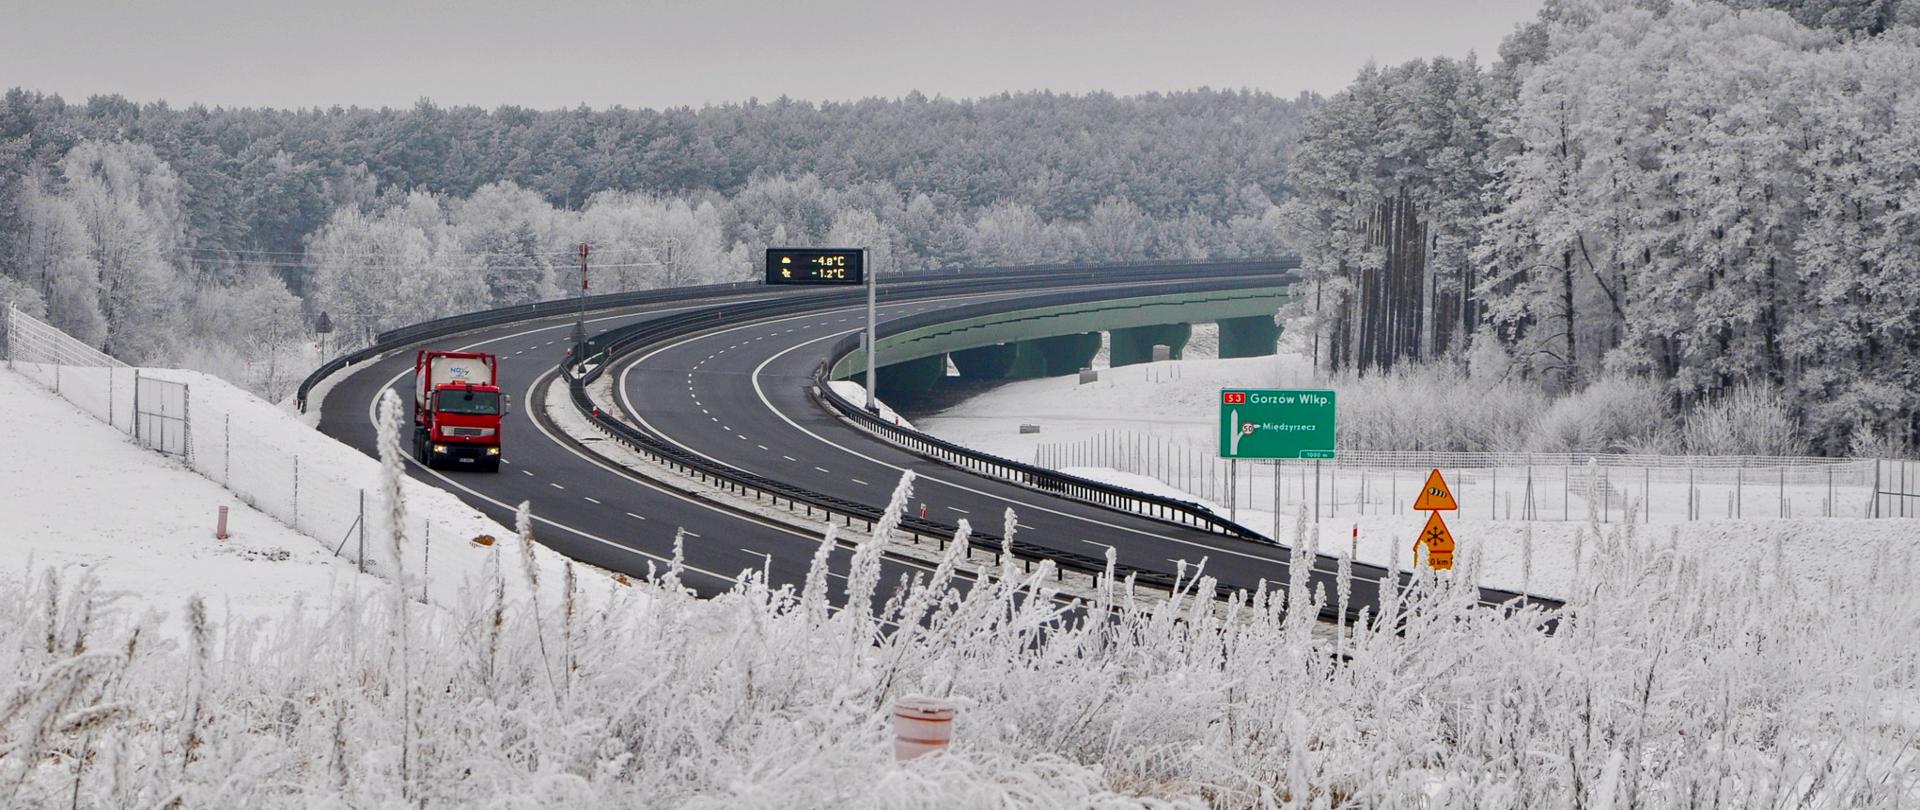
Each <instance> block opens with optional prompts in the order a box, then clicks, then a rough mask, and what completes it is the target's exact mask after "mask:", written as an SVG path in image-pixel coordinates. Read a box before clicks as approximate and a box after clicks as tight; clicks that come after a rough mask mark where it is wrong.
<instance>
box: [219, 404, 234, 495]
mask: <svg viewBox="0 0 1920 810" xmlns="http://www.w3.org/2000/svg"><path fill="white" fill-rule="evenodd" d="M220 425H221V427H220V483H222V484H231V483H233V413H232V412H231V411H229V412H227V413H225V414H221V417H220Z"/></svg>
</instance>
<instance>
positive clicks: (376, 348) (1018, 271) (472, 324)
mask: <svg viewBox="0 0 1920 810" xmlns="http://www.w3.org/2000/svg"><path fill="white" fill-rule="evenodd" d="M1299 266H1300V260H1299V259H1298V258H1297V257H1291V256H1289V257H1282V258H1278V259H1229V260H1197V261H1168V262H1116V263H1111V264H1099V265H1087V264H1043V265H1023V266H1018V267H987V268H945V269H941V270H921V271H915V272H912V273H900V274H897V275H890V276H888V277H887V281H888V285H889V286H892V285H894V284H922V283H942V282H952V281H956V280H961V279H968V280H974V279H1009V278H1031V277H1034V276H1039V275H1045V276H1051V277H1057V278H1059V279H1061V280H1063V281H1067V280H1073V279H1075V278H1092V277H1094V276H1096V275H1115V276H1119V275H1127V274H1129V273H1136V272H1139V271H1158V272H1162V273H1164V272H1165V271H1167V270H1170V269H1172V270H1178V269H1190V270H1202V271H1204V272H1206V274H1207V275H1209V276H1213V277H1218V276H1222V275H1255V274H1259V273H1271V272H1275V271H1279V270H1291V269H1293V268H1297V267H1299ZM763 289H765V285H764V284H762V283H760V282H758V281H751V282H735V283H731V284H706V285H700V286H695V287H678V288H674V289H667V290H639V291H635V292H623V293H609V294H606V295H594V296H588V297H586V298H585V299H560V300H554V301H536V302H534V303H531V304H516V305H514V306H507V307H499V308H496V309H488V310H482V311H479V312H468V313H465V314H461V315H450V316H447V317H445V318H436V319H434V320H431V321H423V322H421V323H417V324H412V325H410V326H403V327H401V328H399V329H393V330H389V331H386V332H382V333H380V334H379V335H378V336H376V337H375V338H374V342H373V345H371V346H367V347H365V348H362V349H357V350H355V351H353V352H349V353H347V354H344V355H341V356H339V357H335V358H333V359H332V360H328V361H327V362H326V363H324V364H322V365H321V366H320V367H319V368H316V369H314V370H313V373H311V374H308V375H307V376H306V378H305V379H303V380H301V381H300V387H299V388H298V389H296V391H295V392H294V402H295V403H296V404H297V405H298V406H299V408H300V411H301V412H302V413H305V412H306V410H307V397H308V395H309V394H311V393H312V392H313V387H314V386H316V385H318V384H319V383H320V381H321V380H323V379H326V378H327V377H328V376H329V375H332V374H333V373H334V372H337V371H339V370H341V369H343V368H346V367H348V366H351V365H354V364H357V363H361V362H364V361H366V360H368V359H370V358H374V357H378V356H380V355H383V354H386V353H387V352H390V351H393V350H395V349H399V348H402V347H405V346H409V345H411V344H414V343H417V342H419V341H422V340H430V339H432V338H437V337H444V336H447V335H452V334H458V333H460V332H465V331H467V330H469V329H478V328H481V327H486V326H497V325H500V324H503V323H514V322H517V321H526V320H533V319H535V318H544V317H552V316H557V315H570V314H573V313H576V312H580V311H582V310H583V309H584V310H585V311H587V312H599V311H603V310H608V309H620V308H623V307H631V306H640V305H643V304H663V303H674V302H681V301H686V302H696V301H702V300H707V299H713V298H720V297H725V296H730V295H744V294H747V293H750V292H755V291H758V290H763Z"/></svg>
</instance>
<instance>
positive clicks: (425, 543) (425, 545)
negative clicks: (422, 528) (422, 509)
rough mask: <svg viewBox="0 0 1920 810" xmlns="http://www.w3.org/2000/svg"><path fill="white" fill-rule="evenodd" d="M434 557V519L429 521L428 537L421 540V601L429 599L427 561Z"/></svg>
mask: <svg viewBox="0 0 1920 810" xmlns="http://www.w3.org/2000/svg"><path fill="white" fill-rule="evenodd" d="M432 559H433V521H431V520H429V521H427V535H426V538H425V539H423V540H421V541H420V601H422V602H425V601H427V563H428V562H430V561H432Z"/></svg>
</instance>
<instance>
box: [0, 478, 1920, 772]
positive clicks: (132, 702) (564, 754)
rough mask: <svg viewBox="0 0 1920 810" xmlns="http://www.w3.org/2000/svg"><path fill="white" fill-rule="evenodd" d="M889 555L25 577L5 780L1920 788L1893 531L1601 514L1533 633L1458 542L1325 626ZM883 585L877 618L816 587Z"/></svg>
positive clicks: (1902, 551)
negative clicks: (292, 586)
mask: <svg viewBox="0 0 1920 810" xmlns="http://www.w3.org/2000/svg"><path fill="white" fill-rule="evenodd" d="M909 483H910V482H909ZM389 491H390V490H389ZM399 525H405V524H404V523H403V522H402V523H400V524H399ZM881 529H882V530H883V531H884V529H885V527H884V526H883V527H881ZM1298 540H1300V541H1302V542H1301V543H1300V545H1307V541H1310V540H1311V538H1310V537H1303V538H1298ZM827 542H828V543H832V542H833V540H832V538H831V537H830V538H829V539H828V540H827ZM502 545H507V544H502ZM961 545H962V544H954V545H953V546H951V548H953V549H956V550H957V549H959V548H961ZM499 548H500V547H499V546H496V549H499ZM823 548H824V546H823ZM1307 550H1310V549H1307ZM877 551H878V549H877V547H875V546H874V545H873V544H872V541H871V539H868V540H867V541H866V543H865V544H864V546H863V550H862V551H861V552H860V553H857V554H856V555H855V563H854V567H853V569H852V570H851V571H850V572H849V573H850V576H849V579H848V580H847V581H845V583H844V584H841V583H840V582H839V581H838V580H832V579H829V578H828V577H827V576H826V574H825V571H824V570H823V569H821V568H819V567H818V566H816V570H815V571H814V573H813V575H811V576H810V577H809V578H808V579H807V581H806V583H805V584H804V585H803V586H802V587H800V588H785V587H783V588H769V587H768V586H766V585H765V584H763V583H761V582H759V581H756V580H753V579H751V578H750V579H749V580H747V581H746V582H744V583H743V584H740V585H739V586H737V587H735V588H734V589H733V590H732V591H730V592H729V593H726V594H724V595H722V596H720V597H718V598H715V599H712V600H710V601H702V600H698V599H695V598H693V597H692V596H691V595H690V594H689V593H687V592H685V591H684V590H683V589H682V588H681V587H680V585H679V582H678V579H677V573H676V571H675V570H674V569H673V568H671V567H670V568H669V569H667V570H665V571H664V572H662V573H661V574H660V575H659V576H658V577H657V578H656V582H655V585H656V586H657V587H656V591H657V593H656V594H653V595H651V596H650V598H648V599H644V600H639V599H631V598H629V597H627V596H626V595H625V594H626V593H627V592H628V591H627V589H623V588H620V587H619V586H616V585H611V584H598V585H593V586H583V585H582V584H581V581H580V580H578V579H576V577H575V576H574V575H573V572H572V571H571V569H570V568H569V569H566V570H565V572H564V573H563V574H562V576H561V578H560V581H558V582H554V581H552V578H551V577H550V576H546V575H544V574H543V573H542V572H540V571H539V569H538V568H535V567H529V566H527V565H526V564H525V560H524V559H523V555H522V554H521V553H520V551H519V550H518V549H517V548H508V549H506V550H495V551H492V552H490V554H489V558H488V560H487V562H486V565H485V566H484V568H483V570H482V572H481V574H480V575H478V576H476V577H474V578H472V579H471V580H470V581H469V582H468V583H467V585H466V587H465V588H463V589H462V591H461V600H460V602H459V604H458V606H457V607H455V608H454V609H452V610H449V611H444V612H443V611H431V610H421V609H418V608H415V607H411V605H412V603H411V602H408V601H405V600H399V599H396V598H394V596H393V594H394V593H395V592H396V591H394V590H393V589H384V590H383V591H382V592H381V594H379V595H375V596H373V597H372V598H367V599H364V600H358V601H353V602H343V603H336V604H331V605H328V606H326V608H327V609H326V610H324V611H322V612H321V613H322V616H321V617H320V618H315V617H314V615H313V614H314V612H313V611H299V610H291V609H290V610H289V612H288V614H287V616H286V617H285V618H284V619H282V620H279V621H273V622H265V623H259V624H252V625H247V626H242V627H233V628H224V632H218V633H216V632H214V630H215V629H216V628H212V627H211V626H210V620H209V619H208V618H207V612H206V611H205V610H204V608H202V607H201V606H200V603H199V601H198V600H194V602H193V603H192V604H191V605H189V606H184V607H186V609H187V613H188V615H189V624H190V626H191V627H193V628H195V629H194V630H193V631H192V632H190V633H189V634H188V641H187V642H186V643H185V644H183V645H177V646H176V645H172V644H166V643H156V642H155V640H154V639H155V635H156V634H155V633H154V631H153V622H154V619H153V618H152V617H150V616H144V615H136V614H134V613H132V612H130V611H128V610H127V609H126V608H125V607H124V606H123V605H121V604H119V603H115V602H113V601H110V600H108V599H106V598H104V597H103V595H102V594H101V593H100V592H99V591H98V590H97V589H96V588H95V587H94V585H93V583H92V581H91V580H90V579H89V578H88V577H86V576H85V575H84V574H81V573H78V572H74V571H64V572H61V571H40V572H34V573H31V574H29V575H27V576H24V577H22V578H21V579H19V580H18V581H15V582H9V583H8V587H5V588H0V672H4V673H5V680H4V681H3V682H4V683H6V684H7V685H6V686H4V687H0V805H6V806H44V805H53V804H59V805H60V806H68V805H69V804H72V803H77V804H79V805H80V806H112V807H132V806H138V807H155V806H296V805H297V806H356V807H359V806H399V805H402V804H406V805H421V806H430V807H443V806H468V805H486V806H528V807H531V806H558V805H571V806H705V807H722V806H725V807H736V806H750V807H751V806H758V807H775V806H778V807H822V806H845V807H955V806H962V807H965V806H1116V807H1117V806H1138V805H1160V806H1207V805H1211V806H1219V807H1269V806H1292V805H1296V804H1297V805H1301V806H1321V807H1326V806H1334V807H1429V806H1432V807H1491V808H1499V807H1566V806H1576V805H1579V806H1586V807H1625V806H1641V807H1669V806H1700V807H1755V806H1792V805H1795V804H1797V803H1801V802H1805V803H1806V805H1807V806H1888V805H1893V804H1897V803H1903V802H1904V803H1912V802H1914V801H1916V800H1920V783H1917V781H1916V780H1920V776H1917V774H1920V763H1917V762H1916V760H1915V757H1916V756H1920V749H1916V748H1915V740H1916V738H1917V737H1920V691H1917V686H1920V645H1914V644H1911V643H1908V642H1907V641H1906V639H1910V638H1912V637H1913V635H1914V633H1915V632H1916V631H1920V596H1917V595H1916V593H1915V590H1914V589H1913V588H1912V587H1911V583H1912V581H1913V579H1914V577H1915V575H1916V574H1920V571H1916V566H1915V564H1914V560H1913V555H1912V553H1911V551H1910V550H1908V549H1907V548H1905V547H1899V548H1895V547H1893V546H1890V545H1886V544H1882V545H1881V546H1880V547H1879V548H1878V550H1877V555H1878V557H1879V559H1878V560H1876V564H1875V565H1873V566H1872V567H1871V568H1870V569H1869V571H1870V573H1869V574H1868V575H1867V576H1866V577H1865V578H1863V579H1841V578H1823V577H1822V576H1821V575H1820V573H1819V572H1813V571H1809V570H1807V569H1797V568H1791V567H1788V566H1787V565H1785V564H1784V563H1783V562H1782V561H1784V560H1785V559H1786V558H1785V557H1784V556H1776V557H1774V558H1773V560H1774V561H1773V562H1764V563H1763V562H1747V563H1745V564H1742V565H1740V566H1738V567H1736V568H1732V569H1728V570H1720V569H1712V568H1707V567H1704V566H1703V565H1702V564H1701V563H1700V562H1699V560H1698V559H1697V558H1694V557H1690V556H1687V555H1685V554H1682V553H1677V552H1676V551H1675V550H1674V549H1671V548H1668V547H1667V546H1666V545H1665V544H1664V543H1649V542H1647V541H1646V540H1645V538H1643V537H1639V536H1636V535H1634V534H1632V533H1631V530H1630V529H1629V530H1624V531H1623V530H1618V529H1616V530H1615V531H1613V532H1612V533H1609V534H1605V535H1602V536H1601V539H1600V540H1599V541H1598V546H1597V548H1595V549H1593V552H1594V553H1593V554H1592V555H1591V556H1589V557H1588V558H1587V560H1588V562H1589V565H1588V566H1587V567H1586V569H1585V570H1583V571H1581V572H1579V573H1578V574H1577V575H1576V579H1575V586H1574V587H1573V588H1572V592H1573V594H1574V596H1573V597H1572V599H1571V605H1570V608H1569V610H1568V612H1566V613H1565V614H1563V615H1560V616H1558V617H1557V618H1558V619H1559V621H1558V626H1557V632H1555V633H1553V634H1551V635H1549V634H1547V633H1544V632H1542V631H1541V630H1540V624H1541V621H1542V619H1544V618H1547V617H1544V616H1541V615H1538V614H1528V615H1521V616H1514V617H1503V616H1501V615H1499V614H1497V613H1495V612H1493V611H1488V610H1483V609H1477V608H1474V607H1471V603H1470V596H1469V594H1468V592H1467V590H1466V589H1465V588H1464V587H1463V586H1464V583H1466V582H1468V581H1470V575H1471V573H1472V572H1474V571H1475V570H1477V568H1478V566H1479V561H1478V560H1477V559H1474V558H1473V557H1472V555H1471V554H1470V555H1469V559H1467V560H1466V561H1465V565H1464V566H1463V570H1462V571H1461V572H1460V574H1462V576H1460V577H1459V579H1457V580H1452V581H1447V580H1435V579H1433V578H1432V576H1433V575H1432V574H1430V573H1429V574H1425V575H1423V578H1422V579H1419V580H1417V581H1416V584H1415V586H1414V587H1413V588H1412V589H1411V590H1410V591H1408V592H1404V593H1401V594H1398V595H1396V596H1394V597H1392V598H1391V599H1390V600H1389V602H1388V604H1387V605H1386V607H1385V609H1384V615H1387V616H1388V617H1389V619H1390V620H1389V621H1384V622H1372V623H1369V624H1366V625H1363V626H1361V627H1359V628H1358V629H1357V630H1356V631H1355V632H1353V633H1352V634H1351V636H1350V637H1348V638H1346V639H1344V640H1342V641H1337V642H1336V641H1328V640H1326V635H1325V634H1324V632H1323V633H1320V634H1318V635H1316V633H1315V632H1314V631H1313V628H1312V627H1311V626H1310V625H1309V624H1306V623H1305V619H1304V618H1303V617H1305V616H1309V615H1312V614H1313V613H1314V612H1315V611H1313V610H1302V611H1294V612H1293V613H1292V614H1291V616H1292V617H1291V618H1290V617H1289V615H1288V614H1286V613H1283V612H1282V608H1283V607H1284V605H1285V603H1286V602H1287V601H1288V594H1296V595H1297V597H1296V598H1298V599H1302V600H1307V599H1310V600H1312V601H1314V602H1318V601H1321V600H1327V599H1331V600H1338V599H1341V598H1342V594H1341V593H1338V592H1337V593H1332V594H1326V593H1314V594H1311V595H1309V594H1306V593H1303V592H1302V591H1301V590H1298V589H1297V586H1298V584H1299V583H1298V582H1296V583H1292V584H1293V585H1294V586H1296V588H1295V589H1293V590H1289V591H1285V592H1276V593H1266V594H1259V595H1256V596H1254V597H1253V598H1252V600H1251V604H1249V605H1238V606H1236V605H1224V606H1223V605H1219V604H1214V603H1210V602H1206V601H1191V600H1183V599H1176V600H1174V601H1173V602H1172V603H1170V604H1168V605H1166V606H1164V607H1163V608H1161V609H1159V610H1157V611H1153V612H1149V611H1146V610H1143V609H1139V608H1136V607H1135V606H1134V605H1132V604H1130V603H1129V602H1128V601H1127V600H1126V598H1125V596H1124V593H1125V591H1124V590H1121V589H1116V592H1117V593H1119V594H1121V595H1120V596H1116V597H1103V598H1102V599H1101V601H1100V602H1098V603H1096V604H1092V605H1088V606H1086V608H1087V609H1086V610H1084V611H1082V612H1078V613H1074V614H1071V615H1072V617H1073V618H1067V617H1065V616H1064V615H1063V614H1062V612H1061V608H1060V606H1059V605H1058V604H1057V603H1055V602H1054V601H1051V600H1050V599H1048V598H1046V597H1048V596H1049V595H1050V592H1049V591H1048V590H1047V583H1048V580H1049V579H1050V578H1051V574H1050V572H1048V571H1047V570H1045V567H1043V568H1042V570H1040V571H1037V572H1036V573H1035V574H1033V575H1032V576H1031V577H1027V576H1025V575H1024V574H1021V573H1019V572H1017V571H1015V570H1008V571H1006V572H1004V573H1005V576H1003V577H1000V578H997V579H992V580H990V581H988V582H986V583H984V584H982V585H980V586H977V587H973V588H971V589H970V590H967V591H965V592H964V593H963V592H961V591H960V590H957V589H954V588H953V587H952V586H953V580H952V560H951V559H949V561H948V564H946V565H942V566H941V567H940V569H939V570H938V571H936V572H933V573H932V574H931V575H929V576H926V577H924V578H923V579H922V580H921V581H919V582H916V583H882V582H880V581H879V579H878V567H877V564H876V563H877V560H878V554H877ZM395 556H396V557H398V558H401V559H404V558H405V557H406V556H407V555H405V554H399V555H395ZM823 557H824V555H822V558H823ZM401 576H403V577H404V576H405V574H404V573H403V574H402V575H401ZM540 577H544V579H543V580H542V581H541V582H540V583H539V585H538V586H537V587H526V586H528V585H533V584H534V583H532V582H529V581H528V580H533V579H535V578H540ZM516 581H518V584H519V585H520V586H521V587H516V588H511V589H509V588H508V587H507V585H508V583H510V582H516ZM1193 584H1194V585H1195V586H1196V587H1197V590H1198V592H1206V591H1208V590H1209V588H1210V583H1208V582H1206V581H1205V580H1204V579H1202V580H1200V581H1198V582H1195V583H1193ZM585 588H590V589H592V590H596V591H598V590H603V589H604V590H611V591H612V593H611V594H610V595H605V597H604V598H596V599H592V600H588V599H586V598H584V596H585V594H583V593H582V591H583V589H585ZM875 589H884V590H883V591H881V592H885V593H891V594H892V598H891V600H890V601H889V602H888V606H889V607H888V610H887V615H886V616H885V617H882V618H876V617H873V616H870V615H866V614H865V613H864V612H857V611H835V610H831V609H830V608H829V604H830V602H833V601H838V597H839V596H841V595H842V593H843V592H845V594H846V595H847V596H849V597H850V599H851V603H854V604H861V603H864V602H865V599H864V598H863V597H864V595H865V594H867V593H871V592H875ZM532 594H538V595H539V596H538V602H537V603H536V602H534V601H532V600H531V599H528V598H526V596H523V595H532ZM595 596H601V594H595ZM1033 597H1039V598H1033ZM588 604H591V605H593V607H591V608H589V607H583V606H584V605H588ZM1086 616H1097V617H1102V619H1101V620H1097V621H1086V620H1084V618H1081V617H1086ZM885 620H891V624H890V623H889V622H888V621H885ZM890 626H898V627H904V628H906V629H904V630H901V631H899V632H892V633H888V632H886V629H887V628H888V627H890ZM215 638H217V639H218V642H217V644H216V643H215V642H213V641H211V639H215ZM907 693H925V694H933V695H939V696H945V697H949V698H951V699H953V700H954V701H955V702H956V703H957V704H958V706H959V707H960V709H959V717H958V720H957V722H956V735H955V736H956V742H955V745H954V748H953V751H952V753H951V755H945V756H936V757H933V758H929V759H925V760H920V761H916V762H913V763H911V764H907V765H897V764H895V763H894V762H893V761H892V757H891V746H890V743H889V736H888V734H889V731H888V710H889V707H890V704H891V701H892V699H893V698H894V697H896V696H899V695H903V694H907Z"/></svg>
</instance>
